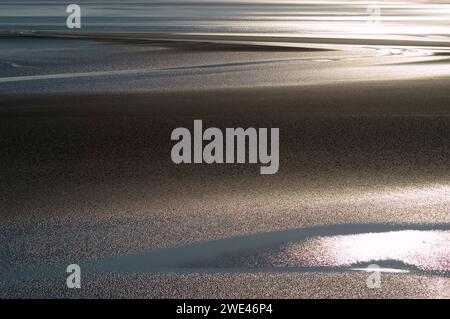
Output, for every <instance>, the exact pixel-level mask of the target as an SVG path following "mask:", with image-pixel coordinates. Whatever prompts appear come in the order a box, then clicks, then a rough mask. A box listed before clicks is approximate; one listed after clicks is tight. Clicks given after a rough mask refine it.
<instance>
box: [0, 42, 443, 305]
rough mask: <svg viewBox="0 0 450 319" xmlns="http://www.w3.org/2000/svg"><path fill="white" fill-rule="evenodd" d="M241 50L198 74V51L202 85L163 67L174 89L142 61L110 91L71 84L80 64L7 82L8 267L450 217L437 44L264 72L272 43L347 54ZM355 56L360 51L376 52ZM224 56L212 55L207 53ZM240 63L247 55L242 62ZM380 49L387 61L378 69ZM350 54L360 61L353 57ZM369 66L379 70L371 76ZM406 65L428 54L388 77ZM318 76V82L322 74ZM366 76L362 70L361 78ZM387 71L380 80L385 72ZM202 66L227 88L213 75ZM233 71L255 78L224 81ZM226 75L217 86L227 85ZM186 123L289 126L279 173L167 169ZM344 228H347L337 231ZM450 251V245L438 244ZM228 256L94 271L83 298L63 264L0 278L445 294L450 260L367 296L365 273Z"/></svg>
mask: <svg viewBox="0 0 450 319" xmlns="http://www.w3.org/2000/svg"><path fill="white" fill-rule="evenodd" d="M165 45H166V44H164V45H163V46H165ZM139 46H142V45H141V44H140V45H139ZM204 46H205V45H204ZM106 47H108V46H106ZM216 48H217V46H216ZM96 50H97V48H96ZM239 50H242V48H241V49H239ZM239 50H237V49H236V48H235V49H234V50H231V52H239V54H235V56H233V55H232V53H230V55H229V54H226V55H225V56H226V57H224V58H222V57H221V58H218V59H216V60H220V59H228V60H227V61H226V65H225V66H223V61H219V62H216V64H219V65H220V66H215V67H212V68H206V69H207V70H208V72H210V73H208V77H205V78H202V74H204V72H205V68H204V65H205V63H202V64H198V63H197V65H200V66H203V67H198V68H196V69H195V70H194V71H192V72H193V73H190V75H189V76H190V77H186V78H185V80H183V81H185V83H191V85H192V82H191V79H192V78H193V77H195V76H198V77H197V78H200V79H201V80H199V81H200V82H202V83H206V84H205V86H200V87H195V89H189V90H188V89H186V88H185V87H184V86H183V85H184V84H183V85H180V83H182V81H181V80H180V81H178V80H177V79H179V78H183V77H185V75H184V74H178V75H177V74H173V73H170V72H172V71H168V72H169V75H170V76H167V75H164V74H163V75H157V76H156V75H153V76H156V77H157V80H158V81H156V82H158V83H159V84H158V85H163V84H161V83H165V82H164V81H168V82H170V83H171V84H172V85H173V86H171V87H170V89H168V90H161V89H160V87H159V86H154V85H153V84H152V83H150V84H149V83H148V82H147V81H148V79H149V78H150V76H148V75H147V74H145V73H144V74H143V75H139V76H138V78H134V79H131V80H130V79H129V78H125V80H122V82H121V80H120V79H121V78H122V77H123V74H114V75H112V79H115V80H117V81H116V82H114V83H121V84H120V86H117V88H118V91H119V92H116V93H114V92H111V91H112V90H111V87H113V88H114V85H115V84H114V83H112V84H111V82H109V81H107V80H105V78H104V76H105V75H104V74H102V75H100V76H99V77H97V76H92V77H89V76H87V77H85V78H84V80H83V81H81V82H84V83H83V84H84V87H85V88H88V89H86V90H81V89H79V88H78V89H76V88H75V90H74V91H70V90H69V89H70V88H71V86H70V81H73V78H71V77H69V78H67V79H65V80H64V79H62V80H60V79H54V80H52V79H48V80H47V81H41V80H39V79H38V80H26V81H16V82H14V81H13V82H10V83H9V84H8V83H4V84H2V88H1V89H0V91H1V92H2V94H1V95H0V136H1V148H2V152H1V153H0V165H1V175H0V178H1V183H0V185H1V186H0V187H1V189H0V192H1V197H2V198H3V199H4V200H2V201H1V202H0V212H1V215H2V221H3V222H2V223H1V224H0V236H1V239H2V241H3V242H6V243H7V245H5V246H3V248H2V249H1V251H0V254H1V261H2V263H1V269H2V273H3V274H11V273H12V274H14V273H15V272H16V271H17V270H21V269H25V268H27V267H34V266H36V265H51V266H52V267H55V269H60V268H61V269H62V271H61V276H62V277H64V276H65V272H64V267H63V265H66V264H69V263H80V264H81V265H83V264H86V263H89V262H93V261H94V262H102V260H108V258H115V257H117V258H121V257H122V256H128V255H130V254H133V253H146V252H150V253H151V252H153V251H158V249H166V248H167V249H172V248H174V247H175V248H176V247H179V246H184V245H192V244H196V243H200V244H201V243H206V246H205V247H208V243H211V242H213V241H214V240H227V239H233V238H237V239H236V240H231V243H234V244H231V245H230V249H231V254H232V255H233V254H239V253H240V244H239V240H240V238H241V237H240V236H244V237H245V238H246V240H251V238H253V237H251V236H252V235H254V234H262V235H263V238H266V237H264V236H267V238H269V239H270V238H271V237H270V236H272V235H271V234H273V233H276V232H279V231H285V230H297V229H298V230H299V231H302V230H304V229H305V228H308V227H321V226H329V227H330V229H331V231H330V232H328V231H323V232H322V233H321V235H322V236H328V235H330V234H332V233H333V231H334V230H335V228H334V227H336V226H337V227H338V228H339V225H341V226H342V225H347V224H353V225H369V226H368V229H369V230H366V231H365V232H366V233H367V232H370V229H372V230H373V231H376V232H388V231H399V230H402V229H406V230H420V229H423V228H424V227H425V228H426V230H428V231H433V230H434V229H441V230H448V225H449V224H450V215H449V214H448V212H449V209H450V202H449V199H450V190H449V185H448V181H449V177H450V154H449V153H450V149H449V147H448V145H450V134H449V127H450V117H449V115H450V109H449V107H448V102H449V101H450V95H449V94H450V93H449V92H448V87H449V85H450V83H449V82H450V76H449V75H445V73H446V68H447V66H448V62H447V60H446V56H445V55H444V56H438V57H439V59H442V60H439V62H438V63H437V64H436V62H435V59H436V56H435V57H428V56H425V57H424V56H422V55H421V54H419V56H413V57H405V56H403V55H401V56H400V57H399V58H398V59H395V57H392V56H388V57H386V56H384V55H381V57H380V56H378V55H375V58H374V60H373V59H369V61H367V60H364V59H363V60H357V61H356V62H355V60H350V61H344V62H342V61H337V62H336V64H337V68H336V69H333V68H327V67H326V66H329V64H325V63H324V62H323V61H318V62H317V61H316V62H314V63H316V64H307V63H305V62H301V63H303V64H296V63H295V62H294V64H292V63H291V64H288V65H284V64H282V66H280V65H279V64H278V62H277V63H261V64H258V66H257V67H256V70H255V69H253V67H251V68H250V70H247V69H245V67H247V64H248V63H247V62H248V60H249V59H250V56H251V55H255V54H258V55H259V56H258V59H259V60H267V59H269V60H270V56H269V55H270V54H273V55H278V57H279V55H280V54H282V55H286V56H285V58H289V59H292V58H299V57H308V58H311V56H315V58H314V57H313V58H314V59H319V60H320V59H321V58H323V55H332V56H333V57H336V55H337V56H343V57H346V58H347V57H349V54H348V53H345V52H344V53H336V52H334V51H333V50H328V51H314V50H313V51H306V52H304V51H302V50H300V51H298V52H297V51H289V50H288V51H285V52H282V53H280V52H273V51H272V52H270V51H269V52H267V51H265V50H261V52H259V53H258V51H256V52H255V50H254V49H252V50H251V51H247V52H246V53H245V50H244V53H243V52H241V51H239ZM171 52H172V53H173V51H170V50H169V52H168V53H167V52H166V54H167V55H169V56H170V54H171ZM186 52H189V50H187V51H186ZM196 52H197V54H198V53H199V52H198V51H196ZM201 52H203V51H200V53H201ZM209 52H211V51H209ZM358 52H359V51H358ZM363 52H364V54H362V55H363V56H364V55H366V54H367V52H380V51H377V50H372V49H369V50H368V51H364V50H363ZM394 52H398V51H394ZM16 54H17V53H16ZM129 54H130V52H126V53H124V55H125V56H127V55H129ZM177 54H178V53H177ZM358 54H360V53H358ZM138 55H139V56H143V59H145V58H146V56H145V55H142V54H138ZM214 55H217V51H212V53H211V58H212V56H214ZM350 55H354V53H351V54H350ZM135 56H136V55H135ZM262 56H263V57H262ZM150 57H152V55H150ZM197 57H198V55H195V54H194V56H193V57H192V56H190V54H189V55H188V56H187V58H186V59H182V61H184V62H185V63H186V64H189V63H188V62H189V59H196V58H197ZM370 57H371V58H372V57H374V56H373V55H370ZM147 58H148V57H147ZM178 58H179V56H178ZM205 58H206V59H207V58H208V55H205ZM236 59H237V60H239V59H240V60H239V61H238V62H239V63H243V64H242V65H241V64H239V65H238V66H236V65H235V63H236ZM393 59H394V60H393ZM105 60H106V59H105ZM233 60H234V61H233ZM31 61H32V60H31ZM112 61H115V60H112ZM388 61H389V62H390V63H391V64H390V65H388V66H386V67H384V63H385V62H388ZM16 62H18V61H16ZM22 62H23V60H22ZM41 62H42V61H41ZM394 62H395V63H394ZM409 62H410V63H412V64H411V65H409V64H405V63H409ZM135 63H137V62H135ZM151 63H157V62H154V61H153V62H151ZM173 63H176V59H174V60H173ZM283 63H284V62H283ZM340 63H341V64H340ZM358 63H359V65H358V67H360V71H358V72H360V73H358V72H354V71H355V70H354V69H352V67H351V65H352V64H355V65H356V64H358ZM366 63H367V64H366ZM373 63H375V64H376V65H377V66H379V67H381V68H383V69H382V70H380V69H377V70H378V71H377V73H373V74H371V73H370V71H373V70H374V69H372V68H370V66H372V64H373ZM169 64H170V63H169ZM206 64H210V63H206ZM80 65H81V63H80ZM111 65H113V63H112V64H111ZM397 65H398V66H401V67H402V70H403V71H407V70H413V71H414V70H415V71H417V69H414V68H416V67H417V66H419V67H423V68H426V69H427V70H428V72H429V73H422V74H419V75H420V76H418V77H414V76H408V73H403V72H396V71H395V68H394V67H395V66H397ZM433 66H436V68H433ZM37 67H38V69H39V67H41V66H39V65H38V66H37ZM57 67H60V68H62V69H58V72H59V73H64V72H67V69H64V68H65V66H64V63H62V65H60V66H53V65H48V68H47V69H42V70H40V72H37V73H36V74H34V75H41V74H56V73H58V72H54V71H55V68H57ZM123 67H126V66H125V65H123ZM149 67H150V68H155V65H150V66H149ZM158 67H160V66H158ZM167 67H168V68H173V67H174V66H173V65H169V66H167ZM319 67H320V68H319ZM85 68H86V69H85V70H84V71H83V72H93V68H91V66H89V65H87V66H85ZM230 68H231V69H230ZM235 68H237V70H236V69H235ZM242 68H243V69H242ZM344 69H347V70H350V71H349V72H348V73H345V72H346V71H345V70H344ZM375 69H376V68H375ZM9 70H10V69H9ZM32 70H33V69H31V70H30V71H26V70H25V71H24V72H25V74H21V75H19V74H12V73H11V74H9V75H8V76H6V75H5V76H1V78H9V77H17V76H32V73H27V72H33V71H32ZM341 70H344V71H343V73H339V71H341ZM438 70H439V72H438ZM34 71H36V70H34ZM97 71H98V70H97ZM101 71H102V72H103V71H105V68H103V69H102V70H101ZM413 71H411V73H413V74H416V73H414V72H413ZM152 72H153V71H152ZM239 72H240V73H239ZM247 72H250V73H247ZM252 72H258V74H260V77H258V78H257V79H263V78H264V75H265V76H266V78H267V77H268V76H269V75H271V76H272V77H273V78H274V79H276V80H274V81H275V83H278V85H272V84H271V85H264V82H263V81H261V80H259V81H260V82H258V81H257V82H256V83H253V86H250V85H248V83H249V82H248V81H250V80H249V79H254V78H253V77H252V76H253V75H254V74H255V73H252ZM277 72H278V73H277ZM295 72H297V76H298V74H300V75H301V74H303V72H304V73H307V74H308V75H307V76H306V79H305V81H303V78H301V79H302V80H300V79H299V78H298V77H297V81H298V85H295V83H294V79H295V76H294V75H295V74H294V73H295ZM321 72H324V73H322V74H323V77H324V78H323V79H322V78H315V77H316V76H317V74H320V73H321ZM365 72H366V73H367V77H364V79H366V80H364V81H362V80H358V79H361V74H365ZM238 74H241V77H239V76H238ZM222 75H223V76H224V78H222V79H226V78H225V77H227V76H229V79H230V80H229V82H227V81H225V82H223V81H221V80H219V79H221V78H220V77H221V76H222ZM381 75H383V76H385V77H386V79H383V80H381V78H380V76H381ZM109 76H110V75H109V74H108V75H106V79H109V78H108V77H109ZM131 76H132V77H135V75H131ZM330 76H334V77H332V78H330ZM371 76H372V77H373V78H371ZM308 77H309V78H308ZM327 77H328V78H327ZM164 78H167V79H166V80H164ZM210 78H213V79H216V80H217V83H212V85H210V84H211V83H208V81H207V80H208V79H210ZM377 78H378V80H377ZM231 79H235V82H234V83H240V81H242V83H247V85H243V86H242V87H236V86H230V87H227V86H226V85H223V84H224V83H225V84H226V83H231V82H232V81H231ZM286 79H289V81H286ZM308 79H312V80H311V81H308ZM16 80H17V79H16ZM64 81H67V82H66V83H65V82H64ZM213 82H214V81H213ZM305 82H306V83H307V85H305ZM102 83H107V84H108V86H107V85H106V84H105V86H104V87H107V90H106V91H108V92H106V93H105V92H102V88H103V86H102V85H101V84H102ZM123 83H128V86H126V87H124V86H123ZM174 83H175V84H174ZM183 83H184V82H183ZM218 83H222V85H223V86H225V87H224V88H217V87H216V86H217V85H215V84H218ZM134 84H136V86H135V88H136V90H133V85H134ZM143 84H145V85H149V86H148V87H144V86H142V85H143ZM57 86H60V87H59V89H58V88H57ZM8 88H14V89H15V90H16V91H14V90H9V89H8ZM143 88H146V89H145V90H144V89H143ZM28 89H29V91H28ZM78 91H79V92H78ZM24 92H27V94H25V93H24ZM194 119H202V120H203V122H204V125H205V126H214V127H219V128H225V127H244V128H245V127H250V126H253V127H279V128H280V171H279V173H278V174H276V175H273V176H261V175H259V166H258V165H238V164H236V165H203V164H199V165H197V164H196V165H175V164H173V163H172V161H171V159H170V149H171V147H172V143H171V141H170V133H171V131H172V130H173V129H174V128H176V127H180V126H183V127H192V125H193V120H194ZM370 225H373V228H370V227H371V226H370ZM380 225H381V226H380ZM383 225H388V227H387V228H386V227H385V226H383ZM357 227H360V226H355V229H356V228H357ZM383 227H384V228H383ZM405 227H406V228H405ZM351 233H352V231H351V230H350V231H347V230H346V231H345V232H343V233H342V235H347V234H351ZM335 234H341V233H339V232H337V233H335ZM246 236H247V237H246ZM249 238H250V239H249ZM236 242H237V244H236ZM269 242H270V241H269ZM286 242H287V243H289V240H287V241H286ZM264 245H267V243H265V244H264ZM264 245H263V246H264ZM269 246H270V243H269ZM213 247H214V246H213ZM261 248H265V246H264V247H261ZM252 249H253V250H252V251H251V252H250V254H251V256H255V255H256V254H255V250H254V247H253V248H252ZM321 252H323V251H321V250H320V249H319V250H318V254H319V255H320V253H321ZM343 253H344V254H345V252H343ZM447 255H448V254H446V252H445V251H444V256H443V257H445V256H447ZM316 257H317V255H316ZM252 258H253V257H252ZM313 259H314V256H313V257H312V260H313ZM225 260H226V259H224V258H223V256H218V257H217V259H215V263H213V264H214V265H215V269H214V270H213V271H211V270H208V269H207V267H210V266H211V264H210V263H209V264H208V263H207V262H204V260H202V259H201V258H200V261H197V263H196V266H195V267H187V269H184V270H180V269H179V268H178V269H175V270H173V269H172V270H171V269H167V270H165V271H164V270H163V271H162V272H161V270H159V272H152V271H143V272H136V273H134V272H133V273H129V272H128V273H127V272H113V273H111V274H107V273H106V274H105V273H86V282H85V284H86V289H82V290H81V291H79V292H73V293H72V292H71V291H68V290H67V289H66V288H65V286H64V287H60V286H61V282H62V283H63V282H64V281H57V280H56V281H55V278H53V277H51V278H44V279H33V280H16V279H12V278H14V277H13V276H11V277H8V276H3V277H1V278H0V280H1V284H2V289H1V296H2V297H11V296H22V297H27V296H28V297H29V296H38V297H50V296H56V297H92V296H94V297H100V296H101V297H211V296H212V295H213V294H214V296H215V297H316V298H320V297H345V298H357V297H448V296H449V290H448V287H449V285H448V271H449V269H448V268H445V267H447V266H448V265H447V266H445V265H444V271H443V272H442V274H440V275H439V274H436V273H434V274H432V275H430V274H427V273H426V271H423V270H420V269H416V268H413V267H410V266H411V265H408V264H403V265H402V267H406V269H407V270H409V271H410V273H398V274H394V273H389V274H385V275H383V276H386V284H385V285H383V288H382V289H381V290H376V291H373V290H369V289H368V288H367V287H366V286H365V278H366V277H367V276H366V275H367V274H366V273H361V272H356V271H348V269H344V268H345V267H344V268H343V266H342V265H341V266H340V267H338V268H339V269H334V270H333V269H331V270H330V269H314V271H304V270H301V269H297V270H295V269H294V270H293V271H290V272H287V273H286V270H289V269H287V267H284V268H286V269H283V267H282V269H279V268H278V269H273V267H272V268H271V267H269V268H265V269H263V271H261V270H257V269H256V270H255V269H253V268H252V267H249V266H248V263H247V264H239V267H241V268H238V269H237V270H236V269H235V270H233V269H229V267H228V264H226V263H225V262H224V261H225ZM444 261H445V260H444ZM243 265H245V267H244V266H243ZM288 265H289V263H288ZM179 266H180V265H178V267H179ZM362 266H365V264H363V265H362ZM431 266H433V265H431ZM440 266H441V265H440ZM242 267H243V268H242ZM263 268H264V267H263ZM336 287H339V288H336Z"/></svg>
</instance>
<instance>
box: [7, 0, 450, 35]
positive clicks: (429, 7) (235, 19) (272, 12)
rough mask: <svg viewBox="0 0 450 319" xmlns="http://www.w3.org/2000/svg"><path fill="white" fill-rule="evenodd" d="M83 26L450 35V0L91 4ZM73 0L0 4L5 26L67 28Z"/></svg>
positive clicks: (149, 0) (84, 13)
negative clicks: (68, 8) (70, 0)
mask: <svg viewBox="0 0 450 319" xmlns="http://www.w3.org/2000/svg"><path fill="white" fill-rule="evenodd" d="M75 3H77V4H79V5H80V6H81V8H82V31H108V32H117V31H121V32H225V33H235V32H237V33H290V34H302V35H305V34H312V35H317V34H319V35H333V36H346V37H348V36H356V37H360V36H362V35H364V36H383V37H386V36H389V37H394V38H395V37H398V36H405V35H408V36H419V37H423V36H427V37H430V36H431V37H437V38H439V37H447V36H448V35H449V34H450V2H449V1H388V0H384V1H359V0H356V1H355V0H354V1H351V0H350V1H339V0H331V1H304V0H298V1H296V0H283V1H276V0H231V1H224V0H169V1H158V0H142V1H114V0H107V1H102V0H99V1H95V2H94V3H92V1H86V0H78V1H75ZM66 5H67V1H62V0H47V1H40V0H38V1H24V0H19V1H6V2H4V1H3V2H2V3H0V30H64V29H65V28H66V25H65V21H66V17H67V14H66Z"/></svg>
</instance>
